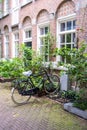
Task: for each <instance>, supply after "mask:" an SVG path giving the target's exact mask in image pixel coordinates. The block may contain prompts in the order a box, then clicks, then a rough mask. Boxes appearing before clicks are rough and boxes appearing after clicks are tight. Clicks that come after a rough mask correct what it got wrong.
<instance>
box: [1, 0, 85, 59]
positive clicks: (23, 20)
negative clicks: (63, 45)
mask: <svg viewBox="0 0 87 130" xmlns="http://www.w3.org/2000/svg"><path fill="white" fill-rule="evenodd" d="M78 1H79V0H37V1H33V2H32V3H29V4H27V5H25V6H22V7H20V8H19V23H18V27H19V29H18V30H19V42H20V44H21V43H22V42H23V29H24V26H28V25H29V26H31V27H32V47H33V49H34V50H36V49H37V24H39V23H44V22H46V21H49V22H50V30H51V32H52V33H53V35H54V36H56V32H57V24H56V20H57V18H58V17H61V16H67V15H71V14H73V13H76V14H77V16H76V19H77V28H80V27H81V28H82V29H83V30H84V32H83V31H81V30H79V32H78V37H79V40H83V39H85V40H86V41H87V20H86V19H87V13H86V12H87V11H85V10H86V9H81V10H80V11H78V10H77V9H76V7H77V3H78ZM21 2H22V0H20V3H21ZM9 6H10V7H12V2H11V1H10V3H9ZM6 25H7V26H8V28H9V36H10V47H9V48H10V57H12V50H11V48H12V44H13V43H12V42H13V41H12V34H13V31H12V9H11V10H10V14H9V15H8V16H5V17H3V18H2V19H0V29H1V30H2V32H3V36H2V46H3V56H4V27H5V26H6Z"/></svg>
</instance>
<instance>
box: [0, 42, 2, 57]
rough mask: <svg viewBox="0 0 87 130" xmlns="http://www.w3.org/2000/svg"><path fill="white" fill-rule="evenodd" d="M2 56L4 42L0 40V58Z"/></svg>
mask: <svg viewBox="0 0 87 130" xmlns="http://www.w3.org/2000/svg"><path fill="white" fill-rule="evenodd" d="M1 56H2V42H1V40H0V58H1Z"/></svg>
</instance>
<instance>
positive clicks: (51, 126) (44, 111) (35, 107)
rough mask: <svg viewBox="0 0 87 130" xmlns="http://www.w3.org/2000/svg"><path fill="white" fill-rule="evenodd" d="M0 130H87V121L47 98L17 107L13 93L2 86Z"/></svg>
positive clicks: (0, 94)
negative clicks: (12, 98) (13, 99)
mask: <svg viewBox="0 0 87 130" xmlns="http://www.w3.org/2000/svg"><path fill="white" fill-rule="evenodd" d="M0 130H87V120H84V119H82V118H79V117H77V116H75V115H72V114H70V113H68V112H66V111H64V110H63V108H62V106H61V105H59V104H58V103H56V102H54V101H52V100H50V99H47V98H45V97H42V98H35V97H32V100H31V102H30V103H29V104H25V105H22V106H17V105H15V104H14V103H13V102H12V100H11V91H10V89H7V88H6V87H3V88H2V86H0Z"/></svg>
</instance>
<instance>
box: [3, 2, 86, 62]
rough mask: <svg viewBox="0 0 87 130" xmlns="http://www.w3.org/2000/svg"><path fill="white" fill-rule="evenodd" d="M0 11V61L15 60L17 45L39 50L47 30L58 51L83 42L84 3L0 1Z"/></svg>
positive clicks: (57, 58)
mask: <svg viewBox="0 0 87 130" xmlns="http://www.w3.org/2000/svg"><path fill="white" fill-rule="evenodd" d="M0 8H1V12H0V58H13V57H16V56H17V55H18V46H19V44H21V43H25V44H26V45H27V46H32V48H33V49H34V50H36V51H40V50H41V48H42V47H43V44H42V40H41V39H42V37H44V36H45V35H46V34H47V33H48V31H50V32H51V33H52V34H53V35H54V36H55V37H56V39H57V41H56V46H57V47H59V48H60V47H63V46H68V47H70V48H73V46H74V44H76V42H75V41H76V39H77V37H78V39H79V41H82V40H85V41H87V0H84V3H83V2H82V0H2V2H1V4H0ZM58 60H60V58H59V57H56V61H58ZM47 61H49V57H47Z"/></svg>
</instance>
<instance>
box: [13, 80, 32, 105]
mask: <svg viewBox="0 0 87 130" xmlns="http://www.w3.org/2000/svg"><path fill="white" fill-rule="evenodd" d="M29 89H31V86H30V84H28V83H27V82H20V83H19V82H18V83H15V84H14V87H13V88H12V90H11V99H12V101H13V102H14V103H15V104H17V105H23V104H26V103H28V101H29V99H30V98H31V95H22V92H23V91H24V90H29Z"/></svg>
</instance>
